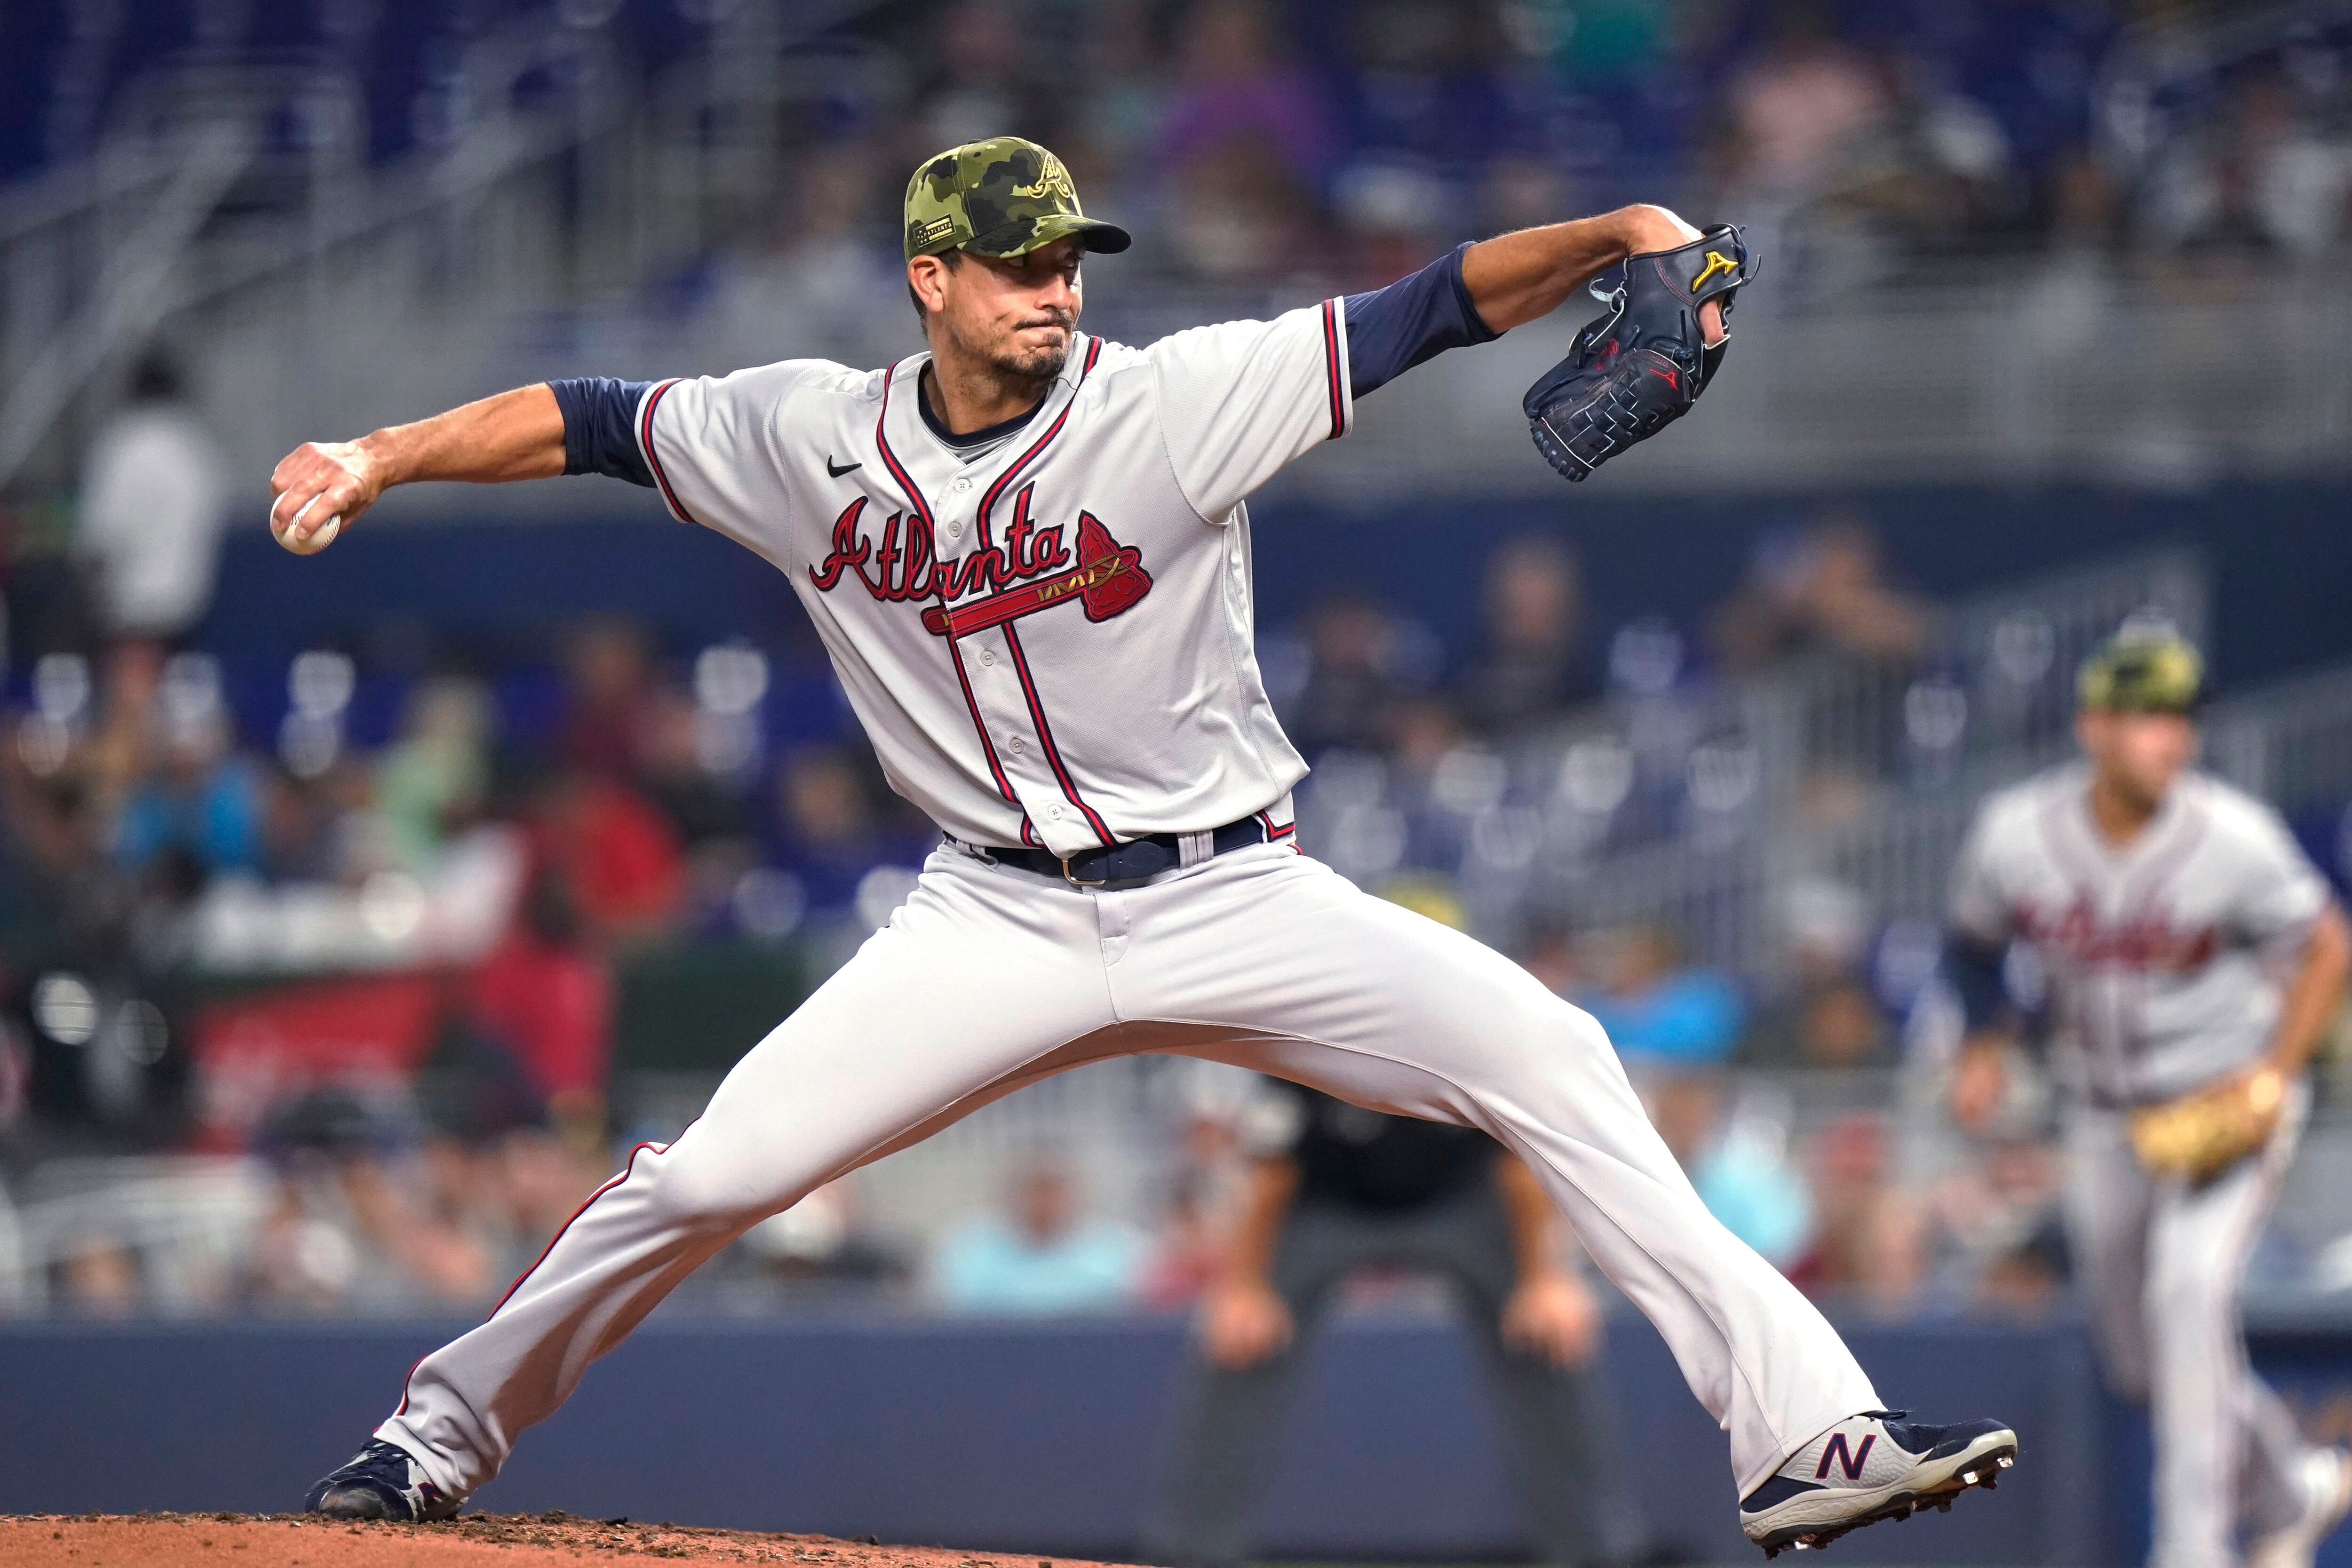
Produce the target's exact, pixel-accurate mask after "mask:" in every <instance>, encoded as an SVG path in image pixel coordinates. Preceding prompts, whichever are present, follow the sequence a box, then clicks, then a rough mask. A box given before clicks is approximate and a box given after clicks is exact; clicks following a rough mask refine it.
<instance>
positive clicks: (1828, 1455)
mask: <svg viewBox="0 0 2352 1568" xmlns="http://www.w3.org/2000/svg"><path fill="white" fill-rule="evenodd" d="M1877 1441H1878V1434H1877V1433H1875V1432H1873V1433H1871V1434H1870V1435H1869V1436H1866V1437H1864V1439H1863V1440H1862V1447H1858V1448H1849V1447H1846V1443H1845V1434H1844V1433H1843V1432H1832V1433H1831V1434H1830V1440H1829V1445H1828V1446H1827V1447H1824V1448H1823V1449H1822V1462H1821V1465H1820V1467H1819V1468H1816V1469H1815V1470H1814V1471H1813V1479H1815V1480H1817V1481H1825V1480H1827V1479H1830V1461H1831V1460H1832V1459H1834V1460H1836V1461H1837V1466H1838V1468H1840V1469H1842V1470H1843V1471H1844V1472H1845V1479H1847V1480H1850V1481H1858V1480H1860V1479H1862V1467H1863V1466H1864V1464H1866V1463H1867V1462H1868V1461H1869V1459H1870V1446H1871V1445H1872V1444H1873V1443H1875V1442H1877Z"/></svg>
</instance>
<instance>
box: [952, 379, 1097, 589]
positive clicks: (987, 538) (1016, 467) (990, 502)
mask: <svg viewBox="0 0 2352 1568" xmlns="http://www.w3.org/2000/svg"><path fill="white" fill-rule="evenodd" d="M1101 354H1102V340H1101V339H1100V338H1091V339H1089V340H1087V359H1086V363H1084V364H1082V365H1080V366H1079V367H1078V385H1079V386H1083V385H1085V384H1086V380H1087V372H1089V371H1091V370H1093V369H1094V368H1095V361H1096V360H1097V358H1099V357H1100V356H1101ZM1077 405H1078V394H1077V387H1076V386H1074V387H1072V388H1071V389H1070V400H1069V402H1067V403H1066V404H1064V405H1062V412H1061V413H1059V414H1057V415H1055V416H1054V423H1053V424H1052V425H1051V426H1047V428H1046V431H1045V434H1044V435H1043V436H1040V437H1037V440H1036V443H1035V445H1034V446H1032V447H1030V448H1029V449H1028V450H1027V451H1025V452H1024V453H1022V454H1021V455H1020V456H1019V457H1018V458H1013V466H1012V467H1011V468H1007V469H1005V470H1004V471H1003V473H1001V474H999V475H997V476H996V482H995V483H994V484H992V485H991V486H989V487H988V493H987V494H986V495H984V496H982V497H981V498H980V548H982V549H983V550H986V549H989V548H990V547H991V542H992V538H993V536H992V534H991V533H990V532H989V531H988V514H989V513H990V512H991V511H992V510H995V508H996V502H997V498H998V497H1000V496H1002V495H1003V493H1004V487H1005V486H1007V485H1009V484H1011V483H1012V482H1013V476H1014V475H1015V474H1018V473H1019V472H1020V471H1021V470H1022V469H1024V468H1027V467H1028V466H1029V460H1030V459H1031V458H1034V457H1035V456H1036V455H1037V454H1038V453H1040V452H1042V451H1044V450H1045V448H1046V447H1047V446H1048V445H1049V444H1051V442H1052V441H1053V439H1054V437H1056V436H1058V435H1060V434H1061V433H1062V424H1063V421H1065V420H1066V419H1068V418H1069V416H1070V410H1071V409H1073V408H1076V406H1077Z"/></svg>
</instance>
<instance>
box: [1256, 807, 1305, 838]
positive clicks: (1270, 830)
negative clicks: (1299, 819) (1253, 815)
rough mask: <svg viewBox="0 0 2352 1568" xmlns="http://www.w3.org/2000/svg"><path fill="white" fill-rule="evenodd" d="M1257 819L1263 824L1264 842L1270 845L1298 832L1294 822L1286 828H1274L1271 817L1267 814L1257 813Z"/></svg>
mask: <svg viewBox="0 0 2352 1568" xmlns="http://www.w3.org/2000/svg"><path fill="white" fill-rule="evenodd" d="M1257 819H1258V820H1259V821H1260V822H1263V823H1265V841H1266V842H1267V843H1268V844H1272V843H1274V842H1276V840H1277V839H1283V838H1287V837H1290V836H1291V835H1292V834H1294V833H1296V832H1297V831H1298V824H1297V823H1296V822H1293V823H1290V824H1288V825H1287V826H1282V827H1276V826H1275V825H1274V817H1273V816H1272V815H1271V814H1270V813H1267V812H1263V811H1261V812H1259V813H1258V814H1257Z"/></svg>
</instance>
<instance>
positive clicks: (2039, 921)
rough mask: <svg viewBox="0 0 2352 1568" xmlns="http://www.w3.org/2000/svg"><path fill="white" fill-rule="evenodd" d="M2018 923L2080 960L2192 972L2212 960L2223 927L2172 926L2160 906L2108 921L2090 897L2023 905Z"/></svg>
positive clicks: (2031, 934) (2026, 933) (2034, 936)
mask: <svg viewBox="0 0 2352 1568" xmlns="http://www.w3.org/2000/svg"><path fill="white" fill-rule="evenodd" d="M2015 919H2016V923H2017V929H2018V931H2020V932H2021V933H2022V934H2023V935H2024V936H2025V938H2026V939H2027V940H2028V941H2030V942H2041V943H2044V944H2046V945H2048V946H2051V947H2054V948H2056V949H2057V950H2058V951H2059V952H2063V953H2064V954H2066V955H2067V956H2068V957H2070V958H2072V959H2074V962H2076V963H2083V964H2089V965H2099V966H2108V967H2113V968H2117V969H2133V970H2141V971H2148V970H2154V971H2158V972H2168V973H2174V974H2194V973H2197V972H2198V971H2199V970H2200V969H2202V968H2204V967H2205V966H2206V964H2208V963H2211V962H2212V959H2213V952H2214V950H2215V949H2216V948H2218V947H2219V946H2220V945H2221V933H2220V932H2218V931H2215V930H2214V929H2213V928H2212V927H2211V926H2210V925H2209V926H2196V927H2192V928H2189V929H2188V930H2179V929H2177V928H2175V927H2174V925H2173V924H2172V921H2170V920H2169V919H2168V918H2167V916H2166V915H2165V914H2164V912H2163V911H2162V910H2149V911H2147V912H2146V913H2143V914H2141V915H2139V916H2137V918H2135V919H2132V920H2126V921H2114V922H2109V921H2102V920H2101V919H2100V918H2099V912H2098V910H2096V909H2095V908H2094V907H2093V906H2092V904H2091V900H2089V899H2087V898H2083V897H2079V896H2078V897H2077V898H2076V899H2075V900H2074V902H2072V903H2071V904H2069V905H2067V906H2066V908H2065V909H2063V910H2044V909H2041V908H2038V907H2036V906H2034V905H2032V904H2030V903H2028V904H2021V905H2019V907H2018V909H2017V910H2016V912H2015Z"/></svg>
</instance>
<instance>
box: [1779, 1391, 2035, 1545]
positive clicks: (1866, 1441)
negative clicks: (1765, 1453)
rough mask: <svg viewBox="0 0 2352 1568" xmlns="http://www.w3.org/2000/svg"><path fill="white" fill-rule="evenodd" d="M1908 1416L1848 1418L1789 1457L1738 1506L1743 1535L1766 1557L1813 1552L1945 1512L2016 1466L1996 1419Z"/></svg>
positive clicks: (2012, 1442)
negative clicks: (1936, 1421) (1931, 1420)
mask: <svg viewBox="0 0 2352 1568" xmlns="http://www.w3.org/2000/svg"><path fill="white" fill-rule="evenodd" d="M1906 1415H1909V1412H1908V1411H1903V1410H1869V1411H1864V1413H1863V1414H1861V1415H1850V1416H1848V1417H1847V1418H1846V1419H1844V1420H1843V1421H1841V1422H1839V1423H1838V1424H1837V1425H1836V1426H1832V1427H1831V1428H1830V1429H1829V1430H1828V1431H1826V1432H1824V1433H1822V1435H1821V1436H1818V1437H1816V1438H1814V1439H1813V1440H1812V1441H1811V1442H1810V1443H1808V1444H1806V1445H1805V1446H1804V1447H1802V1448H1801V1449H1799V1450H1798V1451H1797V1452H1796V1453H1795V1454H1793V1455H1791V1456H1790V1458H1789V1461H1788V1463H1786V1464H1784V1465H1782V1466H1781V1467H1780V1469H1779V1470H1777V1471H1775V1472H1774V1473H1773V1475H1772V1477H1771V1478H1770V1479H1769V1480H1767V1481H1766V1482H1765V1483H1764V1484H1763V1485H1762V1486H1760V1487H1758V1488H1757V1489H1755V1490H1754V1491H1752V1492H1750V1493H1749V1494H1748V1497H1747V1499H1746V1500H1744V1501H1742V1502H1741V1503H1740V1505H1739V1525H1740V1529H1741V1530H1743V1531H1746V1532H1747V1535H1748V1540H1750V1541H1752V1542H1755V1543H1756V1544H1757V1545H1759V1546H1760V1547H1762V1548H1763V1549H1764V1555H1765V1556H1767V1557H1778V1556H1779V1555H1780V1553H1781V1552H1784V1551H1792V1550H1793V1551H1798V1552H1804V1551H1808V1550H1818V1549H1820V1548H1821V1547H1824V1546H1827V1545H1828V1544H1829V1543H1830V1542H1832V1541H1835V1540H1836V1539H1837V1538H1838V1537H1839V1536H1841V1535H1843V1534H1845V1533H1846V1532H1847V1531H1851V1530H1860V1529H1861V1528H1862V1527H1863V1526H1864V1525H1865V1524H1875V1523H1877V1522H1878V1521H1880V1520H1882V1519H1894V1520H1903V1519H1908V1518H1910V1517H1911V1516H1912V1515H1913V1514H1914V1513H1916V1512H1917V1511H1918V1510H1921V1509H1923V1508H1932V1509H1937V1510H1945V1509H1949V1508H1950V1507H1951V1506H1952V1500H1953V1499H1954V1498H1957V1497H1958V1496H1959V1495H1960V1494H1961V1493H1962V1492H1964V1491H1966V1490H1968V1489H1969V1488H1970V1487H1982V1488H1984V1489H1986V1490H1987V1491H1990V1490H1992V1489H1993V1488H1994V1486H1995V1485H1996V1484H1998V1482H1999V1480H2000V1473H2001V1472H2002V1471H2003V1470H2006V1469H2008V1468H2010V1467H2011V1465H2013V1464H2015V1463H2016V1462H2017V1434H2016V1433H2014V1432H2012V1431H2011V1430H2010V1429H2009V1428H2008V1427H2006V1426H2002V1425H2001V1424H2000V1422H1998V1421H1962V1422H1959V1423H1958V1424H1956V1425H1954V1426H1928V1425H1927V1424H1926V1423H1924V1422H1916V1421H1908V1420H1906V1419H1904V1417H1905V1416H1906Z"/></svg>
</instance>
